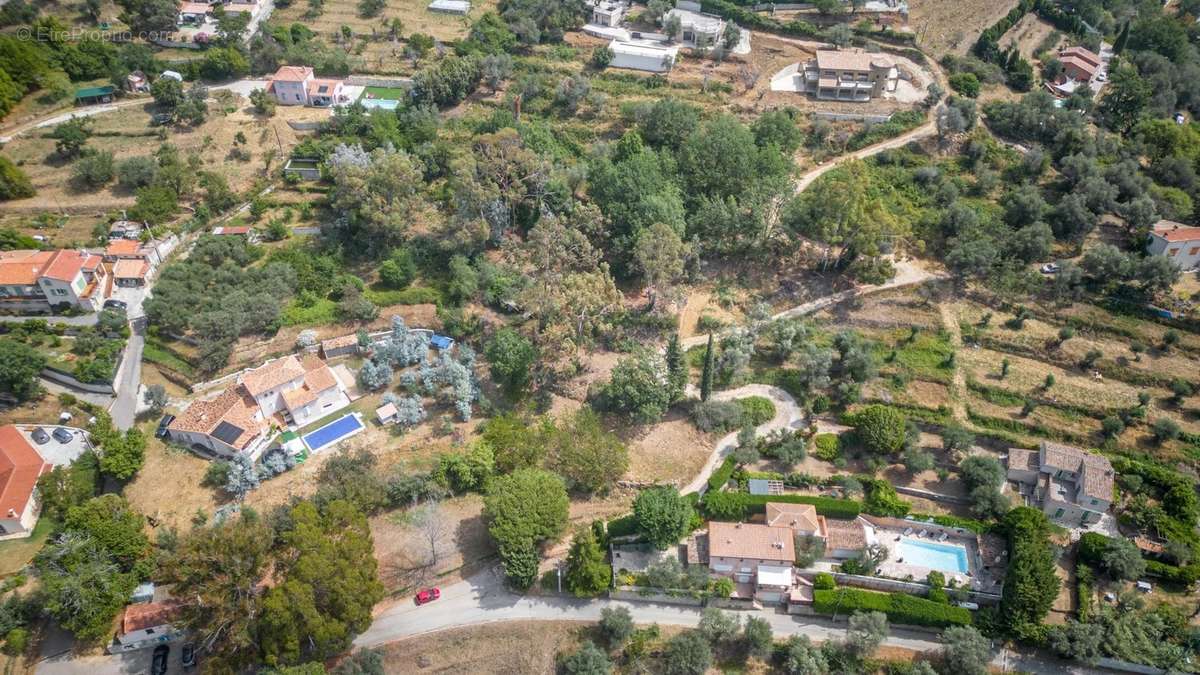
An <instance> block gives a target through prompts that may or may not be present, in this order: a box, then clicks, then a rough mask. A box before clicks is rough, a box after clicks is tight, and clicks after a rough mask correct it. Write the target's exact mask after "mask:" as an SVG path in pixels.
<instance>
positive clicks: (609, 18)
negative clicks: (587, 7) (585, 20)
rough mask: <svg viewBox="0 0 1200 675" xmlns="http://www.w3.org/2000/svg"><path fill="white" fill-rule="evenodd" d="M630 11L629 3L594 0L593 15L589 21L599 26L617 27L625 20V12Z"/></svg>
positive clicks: (614, 0) (612, 0) (613, 0)
mask: <svg viewBox="0 0 1200 675" xmlns="http://www.w3.org/2000/svg"><path fill="white" fill-rule="evenodd" d="M628 11H629V5H628V4H627V3H624V2H617V1H616V0H593V2H592V15H591V20H590V21H589V23H592V24H595V25H597V26H605V27H608V28H616V27H617V26H620V25H621V22H622V21H624V20H625V13H626V12H628Z"/></svg>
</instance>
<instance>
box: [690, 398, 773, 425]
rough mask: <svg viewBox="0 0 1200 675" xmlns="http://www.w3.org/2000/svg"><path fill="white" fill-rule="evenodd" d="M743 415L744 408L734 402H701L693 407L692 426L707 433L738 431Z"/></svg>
mask: <svg viewBox="0 0 1200 675" xmlns="http://www.w3.org/2000/svg"><path fill="white" fill-rule="evenodd" d="M768 403H769V401H768ZM742 415H743V410H742V407H741V406H740V405H738V404H737V403H735V402H734V401H700V402H698V403H696V404H695V405H694V406H692V424H695V425H696V428H697V429H699V430H701V431H705V432H708V431H729V430H730V429H736V428H738V427H739V426H740V425H741V420H742Z"/></svg>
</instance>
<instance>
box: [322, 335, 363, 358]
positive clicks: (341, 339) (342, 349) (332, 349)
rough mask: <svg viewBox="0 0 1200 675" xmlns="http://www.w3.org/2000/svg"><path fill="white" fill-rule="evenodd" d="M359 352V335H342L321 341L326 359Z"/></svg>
mask: <svg viewBox="0 0 1200 675" xmlns="http://www.w3.org/2000/svg"><path fill="white" fill-rule="evenodd" d="M357 353H358V336H357V335H355V334H353V333H351V334H350V335H340V336H338V337H335V338H329V339H328V340H322V341H321V354H322V355H323V356H324V357H325V359H326V360H328V359H333V358H337V357H339V356H350V355H351V354H357Z"/></svg>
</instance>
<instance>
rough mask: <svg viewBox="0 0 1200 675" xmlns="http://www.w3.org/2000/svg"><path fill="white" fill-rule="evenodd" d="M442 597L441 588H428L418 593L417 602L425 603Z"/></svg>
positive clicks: (419, 603)
mask: <svg viewBox="0 0 1200 675" xmlns="http://www.w3.org/2000/svg"><path fill="white" fill-rule="evenodd" d="M440 597H442V591H441V590H440V589H437V588H426V589H425V590H423V591H421V592H419V593H417V604H418V605H424V604H425V603H427V602H433V601H434V600H437V599H438V598H440Z"/></svg>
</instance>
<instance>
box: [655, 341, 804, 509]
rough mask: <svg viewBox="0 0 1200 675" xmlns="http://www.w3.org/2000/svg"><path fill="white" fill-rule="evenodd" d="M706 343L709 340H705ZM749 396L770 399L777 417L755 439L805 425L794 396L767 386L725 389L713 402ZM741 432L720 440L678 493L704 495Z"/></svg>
mask: <svg viewBox="0 0 1200 675" xmlns="http://www.w3.org/2000/svg"><path fill="white" fill-rule="evenodd" d="M706 339H707V338H706ZM688 395H689V396H696V397H699V395H700V392H699V390H697V389H696V387H695V386H693V385H689V386H688ZM748 396H762V397H763V398H766V399H770V401H771V403H772V404H774V406H775V416H774V417H772V418H771V419H770V420H768V421H766V422H764V423H762V424H760V425H758V426H757V427H756V428H755V429H754V435H755V436H759V437H763V436H767V435H769V434H771V433H772V432H775V431H779V430H782V429H799V428H801V427H802V426H803V425H804V419H805V415H804V411H803V410H802V409H801V408H800V404H798V403H796V399H795V398H793V397H792V395H791V394H789V393H787V392H786V391H784V390H782V389H780V388H779V387H772V386H771V385H768V384H748V385H746V386H744V387H738V388H737V389H726V390H725V391H719V392H716V393H714V394H713V395H712V400H714V401H732V400H734V399H739V398H746V397H748ZM737 437H738V432H736V431H734V432H732V433H729V434H726V435H725V436H724V437H722V438H721V440H719V441H717V444H716V446H714V447H713V451H712V454H711V455H709V457H708V461H707V462H705V464H704V468H703V469H701V470H700V473H699V474H697V475H696V477H695V478H694V479H692V482H690V483H688V484H687V485H685V486H684V487H683V488H681V489H680V490H679V491H680V492H681V493H683V494H687V493H689V492H699V493H701V494H703V493H704V490H705V489H706V488H708V477H709V476H711V475H712V472H713V471H714V470H715V469H716V468H717V465H718V464H720V463H721V462H723V461H724V460H725V456H726V455H728V454H729V453H731V452H733V451H734V450H736V449H737Z"/></svg>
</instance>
